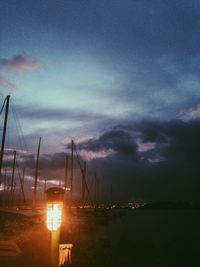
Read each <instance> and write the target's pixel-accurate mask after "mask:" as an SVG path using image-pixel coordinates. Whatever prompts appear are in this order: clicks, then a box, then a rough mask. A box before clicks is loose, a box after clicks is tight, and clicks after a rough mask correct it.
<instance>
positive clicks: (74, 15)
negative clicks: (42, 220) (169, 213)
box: [0, 0, 200, 200]
mask: <svg viewBox="0 0 200 267" xmlns="http://www.w3.org/2000/svg"><path fill="white" fill-rule="evenodd" d="M199 29H200V1H197V0H190V1H184V0H182V1H178V0H176V1H175V0H171V1H170V0H164V1H159V0H158V1H156V0H153V1H148V0H146V1H145V0H140V1H136V0H130V1H129V0H101V1H98V0H48V1H47V0H40V1H39V0H7V1H1V3H0V93H1V94H0V98H1V102H2V103H3V101H4V98H5V96H6V95H7V94H11V98H12V102H11V105H12V106H13V118H14V119H11V116H10V123H13V125H14V122H15V123H18V124H19V125H18V126H15V127H16V129H18V130H19V128H20V129H21V128H22V131H23V137H24V139H25V140H26V144H27V149H28V152H27V154H28V156H27V158H26V159H24V162H26V164H27V166H29V167H30V160H31V158H33V154H34V153H36V150H37V143H38V138H39V137H40V136H41V137H42V146H41V153H42V156H41V157H42V158H41V172H42V171H43V176H42V177H43V178H44V176H45V175H46V176H47V179H53V177H55V176H56V177H58V176H59V175H60V177H62V175H63V168H64V166H63V165H64V160H63V157H64V155H65V154H66V153H68V152H69V149H70V146H69V143H70V140H71V138H73V139H74V140H75V142H76V143H77V148H78V149H79V153H80V155H81V156H82V158H83V160H87V162H88V165H89V166H90V168H91V170H97V172H98V173H99V176H100V177H101V180H102V184H104V188H111V187H112V192H113V195H114V196H117V197H118V198H119V199H126V200H132V199H150V200H154V199H155V200H171V199H177V200H188V199H198V195H199V190H198V187H199V186H200V183H199V177H200V175H199V174H200V169H199V167H198V163H199V161H200V153H199V151H200V141H199V140H200V139H199V137H200V120H199V119H200V89H199V84H200V63H199V62H200V30H199ZM16 116H17V122H16ZM1 120H2V119H1ZM1 124H2V122H1ZM17 127H18V128H17ZM10 129H11V131H10V140H9V139H8V140H7V147H9V148H14V147H15V146H16V147H17V142H19V139H20V138H18V137H17V135H16V132H17V133H18V132H19V134H20V135H22V131H21V130H20V131H15V130H14V129H15V128H14V126H10ZM9 142H10V143H9ZM19 153H20V152H19ZM49 169H51V174H50V173H49ZM91 172H92V171H91ZM77 175H78V174H77ZM30 176H31V170H30ZM91 176H92V174H91ZM27 177H29V176H27ZM42 177H41V179H43V178H42ZM27 179H28V178H27ZM77 179H78V178H77ZM88 179H90V180H91V179H92V178H91V177H90V178H88ZM91 183H92V182H91ZM107 191H108V192H109V189H107Z"/></svg>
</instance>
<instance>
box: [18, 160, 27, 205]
mask: <svg viewBox="0 0 200 267" xmlns="http://www.w3.org/2000/svg"><path fill="white" fill-rule="evenodd" d="M16 166H17V170H18V176H19V181H20V187H21V193H22V197H23V202H24V204H26V199H25V194H24V170H25V168H24V169H23V174H22V175H23V176H22V177H21V175H20V171H19V165H18V164H17V162H16Z"/></svg>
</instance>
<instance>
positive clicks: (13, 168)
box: [10, 150, 16, 204]
mask: <svg viewBox="0 0 200 267" xmlns="http://www.w3.org/2000/svg"><path fill="white" fill-rule="evenodd" d="M13 153H14V159H13V167H12V177H11V190H10V194H11V204H13V195H14V177H15V165H16V150H14V152H13Z"/></svg>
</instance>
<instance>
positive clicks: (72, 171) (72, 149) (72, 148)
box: [70, 140, 74, 200]
mask: <svg viewBox="0 0 200 267" xmlns="http://www.w3.org/2000/svg"><path fill="white" fill-rule="evenodd" d="M73 178H74V141H73V140H72V147H71V191H70V192H71V200H72V193H73Z"/></svg>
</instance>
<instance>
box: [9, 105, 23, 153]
mask: <svg viewBox="0 0 200 267" xmlns="http://www.w3.org/2000/svg"><path fill="white" fill-rule="evenodd" d="M11 111H12V114H13V118H14V121H15V125H16V130H17V132H18V135H17V136H18V140H19V147H20V148H21V149H23V142H22V139H21V136H20V130H19V125H18V121H17V118H16V113H15V110H14V104H13V102H12V106H11Z"/></svg>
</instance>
